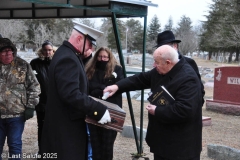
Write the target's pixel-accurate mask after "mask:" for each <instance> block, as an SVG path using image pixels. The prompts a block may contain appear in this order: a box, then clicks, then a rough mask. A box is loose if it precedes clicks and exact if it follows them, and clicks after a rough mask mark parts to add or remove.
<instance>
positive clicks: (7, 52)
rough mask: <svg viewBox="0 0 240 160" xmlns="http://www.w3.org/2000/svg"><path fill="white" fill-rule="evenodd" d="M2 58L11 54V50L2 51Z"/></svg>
mask: <svg viewBox="0 0 240 160" xmlns="http://www.w3.org/2000/svg"><path fill="white" fill-rule="evenodd" d="M0 53H1V55H2V56H6V55H10V54H13V51H12V50H3V51H1V52H0Z"/></svg>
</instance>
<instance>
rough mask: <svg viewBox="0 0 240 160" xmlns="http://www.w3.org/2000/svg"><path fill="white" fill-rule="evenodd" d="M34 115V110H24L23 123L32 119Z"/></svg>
mask: <svg viewBox="0 0 240 160" xmlns="http://www.w3.org/2000/svg"><path fill="white" fill-rule="evenodd" d="M33 114H34V108H26V109H25V111H24V118H25V121H26V120H28V119H30V118H32V117H33Z"/></svg>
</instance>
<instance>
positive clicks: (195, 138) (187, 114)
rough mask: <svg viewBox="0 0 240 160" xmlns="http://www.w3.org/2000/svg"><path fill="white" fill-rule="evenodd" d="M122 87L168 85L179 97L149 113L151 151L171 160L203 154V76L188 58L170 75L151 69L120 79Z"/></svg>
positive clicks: (180, 62)
mask: <svg viewBox="0 0 240 160" xmlns="http://www.w3.org/2000/svg"><path fill="white" fill-rule="evenodd" d="M116 84H117V85H118V87H119V91H120V92H123V91H129V90H139V89H146V88H151V90H152V91H153V90H154V89H155V88H156V86H157V85H164V86H165V87H166V88H167V90H168V91H169V92H170V93H171V94H172V95H173V97H174V98H175V102H174V103H173V104H169V105H166V106H157V108H156V110H155V115H151V114H149V115H148V118H149V121H148V128H147V135H146V142H147V144H148V145H149V146H150V151H151V152H153V153H154V154H157V155H159V156H161V157H164V158H167V159H171V160H186V159H191V158H194V157H197V156H200V152H201V150H202V92H201V85H200V81H199V78H198V76H197V74H196V73H195V71H194V70H193V68H192V67H191V66H190V65H189V64H188V63H187V62H186V60H185V59H184V58H181V59H180V61H179V62H178V63H177V64H176V65H175V66H174V67H173V68H172V69H171V71H170V72H168V73H167V74H166V75H164V76H163V75H160V74H158V72H157V70H156V69H155V68H154V69H152V70H151V71H148V72H144V73H140V74H138V75H134V76H132V77H128V78H126V79H123V80H121V81H119V82H117V83H116Z"/></svg>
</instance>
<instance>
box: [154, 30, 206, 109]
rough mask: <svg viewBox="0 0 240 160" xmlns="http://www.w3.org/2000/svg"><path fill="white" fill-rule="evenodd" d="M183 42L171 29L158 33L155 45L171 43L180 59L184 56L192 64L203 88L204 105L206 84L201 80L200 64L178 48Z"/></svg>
mask: <svg viewBox="0 0 240 160" xmlns="http://www.w3.org/2000/svg"><path fill="white" fill-rule="evenodd" d="M180 42H181V40H176V39H175V36H174V34H173V32H172V31H169V30H166V31H163V32H161V33H159V34H158V37H157V45H156V46H155V47H156V48H158V47H160V46H162V45H165V44H166V45H170V46H172V47H173V48H174V49H175V50H176V51H177V52H178V55H179V59H181V58H184V59H185V60H186V61H187V63H189V64H190V66H191V67H192V68H193V69H194V71H195V72H196V74H197V76H198V78H199V80H200V83H201V89H202V105H203V104H204V95H205V90H204V86H203V84H202V80H201V75H200V74H199V70H198V66H197V64H196V62H195V61H194V60H193V59H192V58H188V57H185V56H183V55H182V54H181V53H180V52H179V50H178V45H179V43H180Z"/></svg>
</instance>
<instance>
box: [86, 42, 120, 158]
mask: <svg viewBox="0 0 240 160" xmlns="http://www.w3.org/2000/svg"><path fill="white" fill-rule="evenodd" d="M86 74H87V77H88V79H89V95H90V96H93V97H96V98H99V99H102V96H103V89H104V88H105V87H106V86H108V85H112V84H115V83H116V82H117V81H119V80H120V79H123V72H122V67H121V66H120V64H118V62H117V61H116V59H115V57H114V55H113V54H112V53H111V51H110V50H109V49H108V48H105V47H101V48H100V49H98V50H97V52H96V53H95V54H94V57H93V58H92V59H91V60H90V61H89V62H88V63H87V64H86ZM106 101H108V102H111V103H114V104H117V105H118V106H119V107H122V94H121V93H120V94H115V95H114V96H112V97H109V98H108V99H106ZM88 126H89V130H90V137H91V145H92V154H93V157H92V158H93V160H103V159H104V160H112V159H113V146H114V141H115V139H116V136H117V132H116V131H113V130H110V129H105V128H102V127H98V126H96V125H92V124H88Z"/></svg>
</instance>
